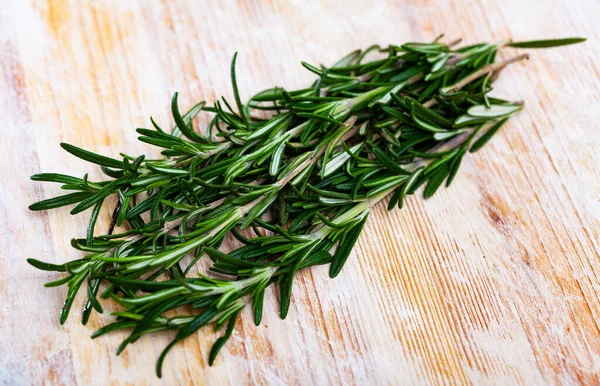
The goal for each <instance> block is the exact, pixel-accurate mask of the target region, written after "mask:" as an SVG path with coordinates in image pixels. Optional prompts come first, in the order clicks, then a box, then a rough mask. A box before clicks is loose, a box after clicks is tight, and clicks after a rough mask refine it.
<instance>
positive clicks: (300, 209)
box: [28, 39, 576, 376]
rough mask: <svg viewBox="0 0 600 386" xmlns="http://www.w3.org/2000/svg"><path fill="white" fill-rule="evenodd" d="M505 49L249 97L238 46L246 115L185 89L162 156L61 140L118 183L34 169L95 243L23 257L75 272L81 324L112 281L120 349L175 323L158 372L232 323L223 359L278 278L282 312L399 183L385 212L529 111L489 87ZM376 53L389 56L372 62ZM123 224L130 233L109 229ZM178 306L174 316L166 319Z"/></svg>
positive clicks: (43, 204) (359, 61) (439, 54)
mask: <svg viewBox="0 0 600 386" xmlns="http://www.w3.org/2000/svg"><path fill="white" fill-rule="evenodd" d="M573 42H576V39H575V40H573V39H563V40H557V41H538V42H525V43H510V45H512V46H515V47H525V48H533V47H550V46H556V45H562V44H569V43H573ZM498 48H499V47H498V46H497V45H495V44H477V45H472V46H468V47H463V48H457V49H455V48H452V47H450V46H448V45H446V44H443V43H440V42H438V41H436V42H434V43H407V44H404V45H401V46H390V47H388V48H381V47H379V46H373V47H370V48H368V49H367V50H365V51H354V52H353V53H350V54H349V55H347V56H345V57H344V58H342V59H341V60H340V61H338V62H337V63H336V64H335V65H334V66H332V67H325V66H322V65H321V66H313V65H310V64H308V63H304V62H303V63H302V65H303V66H304V67H305V68H307V69H308V70H309V71H311V72H312V73H314V74H316V75H317V77H318V79H317V80H316V81H315V82H314V83H313V84H312V85H311V86H310V87H307V88H304V89H300V90H283V89H281V88H273V89H268V90H265V91H263V92H260V93H258V94H256V95H255V96H254V97H252V98H251V99H250V100H249V101H248V103H247V104H245V105H244V104H243V103H242V101H241V97H240V93H239V90H238V85H237V79H236V70H235V62H236V58H237V54H236V55H234V57H233V61H232V64H231V77H232V84H233V93H234V98H235V107H236V109H235V110H234V109H233V108H232V106H231V105H230V104H229V103H228V102H227V101H226V100H225V99H221V100H220V101H216V102H215V103H214V104H213V105H212V106H207V105H206V104H205V103H204V102H201V103H198V104H196V105H195V106H193V107H192V108H191V109H190V110H189V111H188V112H187V113H184V114H181V113H180V111H179V103H178V94H177V93H176V94H175V95H174V96H173V99H172V103H171V110H172V114H173V120H174V122H175V128H174V129H173V131H172V132H171V133H167V132H165V131H164V130H162V129H161V128H160V126H159V125H158V124H157V123H156V122H155V121H154V120H151V123H152V127H151V128H139V129H137V132H138V134H139V140H140V141H142V142H145V143H148V144H151V145H153V146H157V147H159V148H161V152H162V155H163V157H161V158H159V159H151V158H149V157H146V156H144V155H141V156H138V157H133V156H129V155H125V154H121V157H122V159H114V158H110V157H106V156H103V155H99V154H96V153H93V152H90V151H87V150H84V149H81V148H79V147H76V146H73V145H69V144H61V146H62V147H63V148H64V149H65V150H66V151H67V152H69V153H71V154H72V155H74V156H76V157H78V158H81V159H83V160H85V161H88V162H90V163H93V164H97V165H100V166H101V170H102V172H103V173H104V174H105V175H106V176H107V179H106V181H99V182H91V181H88V178H87V175H86V176H84V177H83V178H78V177H72V176H67V175H63V174H53V173H44V174H36V175H34V176H32V177H31V179H32V180H35V181H43V182H55V183H59V184H61V186H62V189H64V190H69V191H70V193H68V194H65V195H60V196H58V197H54V198H50V199H46V200H42V201H40V202H37V203H34V204H32V205H31V206H30V207H29V208H30V209H31V210H46V209H53V208H58V207H62V206H67V205H74V204H75V207H74V208H73V209H72V210H71V213H72V214H76V213H80V212H83V211H84V210H86V209H89V208H93V209H92V211H91V216H90V220H89V222H88V227H87V231H86V237H85V238H84V239H74V240H73V242H72V245H73V247H75V248H76V249H79V250H81V251H83V252H85V255H84V256H83V257H82V258H80V259H77V260H74V261H70V262H67V263H65V264H58V265H57V264H51V263H44V262H41V261H38V260H35V259H29V260H28V262H29V263H30V264H31V265H32V266H33V267H35V268H37V269H41V270H47V271H57V272H64V273H65V274H66V276H65V277H64V278H62V279H59V280H57V281H54V282H51V283H47V286H49V287H53V286H59V285H66V286H67V297H66V299H65V303H64V307H63V309H62V312H61V317H60V322H61V323H64V322H65V321H66V319H67V317H68V315H69V311H70V309H71V306H72V304H73V301H74V299H75V296H76V295H77V293H78V292H80V289H82V288H85V290H84V291H82V292H83V293H84V295H87V300H86V302H85V304H84V310H83V323H84V324H85V323H86V322H87V321H88V319H89V317H90V315H91V314H92V312H93V311H94V310H95V311H96V312H99V313H100V312H103V307H102V305H101V304H100V300H99V299H98V292H99V288H100V284H101V283H104V284H106V289H105V290H104V292H102V293H101V294H100V297H101V298H108V297H110V298H113V299H114V300H115V301H117V302H118V303H119V304H120V305H121V307H122V310H121V311H120V312H116V313H114V315H115V317H116V321H115V322H114V323H112V324H109V325H107V326H104V327H102V328H100V329H99V330H98V331H96V332H95V333H94V334H93V335H92V337H93V338H95V337H98V336H100V335H103V334H105V333H108V332H111V331H116V330H123V329H127V330H130V335H129V337H128V338H127V339H125V341H124V342H123V343H122V344H121V346H120V347H119V348H118V351H117V353H120V352H121V351H122V350H124V349H125V348H126V347H127V346H128V345H129V344H132V343H134V342H135V341H137V340H138V339H139V338H141V337H142V336H144V335H148V334H152V333H156V332H160V331H166V330H172V331H175V338H174V340H173V341H172V342H171V343H170V344H169V345H168V346H167V347H166V348H165V350H164V351H163V353H162V354H161V356H160V358H159V360H158V363H157V367H156V370H157V374H158V376H161V373H162V364H163V362H164V360H165V358H166V355H167V353H168V352H169V351H170V350H171V349H172V347H174V346H175V344H176V343H177V342H179V341H181V340H183V339H185V338H186V337H188V336H190V335H192V334H194V333H196V332H197V331H198V330H199V329H201V328H202V327H204V326H206V325H209V324H211V323H212V324H214V325H215V326H216V327H217V329H219V328H221V327H223V326H225V325H227V328H226V330H225V333H224V335H222V336H221V337H220V338H218V339H217V341H216V342H215V344H214V346H213V348H212V350H211V352H210V355H209V364H211V365H212V364H213V363H214V361H215V358H216V356H217V354H218V353H219V351H220V350H221V349H222V347H223V346H224V345H225V343H226V342H227V340H228V339H229V338H230V337H231V335H232V333H233V331H234V327H235V323H236V319H237V317H238V314H239V312H240V311H241V310H242V309H243V308H244V307H245V306H246V305H247V304H249V303H251V304H252V308H253V310H254V320H255V323H256V324H257V325H258V324H260V322H261V320H262V316H263V300H264V296H265V289H266V288H267V287H269V286H271V285H273V284H276V285H277V286H278V288H279V293H280V303H281V307H280V315H281V317H282V318H284V317H286V316H287V314H288V313H289V311H290V304H291V302H292V293H293V287H294V285H293V284H294V278H295V275H296V273H297V272H298V271H300V270H302V269H306V268H309V267H311V266H314V265H321V264H330V270H329V275H330V276H331V277H335V276H337V275H338V274H339V273H340V271H341V270H342V267H343V266H344V264H345V262H346V261H347V259H348V257H349V256H350V254H351V251H352V248H353V246H354V245H355V244H356V242H357V241H358V240H359V236H360V234H361V231H362V229H363V227H364V225H365V223H366V221H367V217H368V214H369V211H370V209H371V207H372V206H373V205H375V204H376V203H377V202H379V201H381V200H383V199H384V198H386V197H387V196H388V195H390V194H391V193H393V195H392V197H391V200H390V202H389V205H388V209H390V210H391V209H392V208H394V207H395V206H398V207H400V208H401V207H402V205H403V201H404V198H405V197H406V195H410V194H413V193H415V191H416V190H417V189H418V188H419V187H420V186H421V185H424V186H425V188H424V196H425V197H426V198H427V197H430V196H432V195H433V194H434V193H435V192H436V191H437V190H438V189H439V187H440V186H441V185H442V183H443V182H444V181H446V184H447V185H449V184H450V183H451V181H452V180H453V178H454V176H455V175H456V173H457V171H458V168H459V166H460V163H461V160H462V158H463V156H464V154H465V153H466V152H467V150H469V149H470V151H471V152H474V151H476V150H478V149H479V148H481V147H482V146H483V145H484V144H485V143H486V142H487V141H488V140H489V139H490V138H491V137H492V136H493V135H494V134H495V133H496V132H497V131H498V130H499V128H500V127H501V126H502V125H503V124H504V123H505V122H506V121H507V119H508V118H509V117H510V116H512V115H513V114H515V113H516V112H518V111H519V110H520V109H521V108H522V104H520V103H510V102H507V101H504V100H500V99H498V98H492V97H490V96H489V95H488V93H489V91H490V90H491V86H490V84H491V82H492V81H493V79H494V77H493V76H491V75H492V72H493V71H497V70H498V69H499V68H501V67H493V66H492V65H491V64H492V63H493V62H494V60H495V57H496V52H497V50H498ZM373 52H378V53H379V54H382V55H383V56H384V58H383V59H381V58H380V59H376V60H371V61H367V60H366V58H367V56H368V54H370V53H373ZM473 74H476V75H473ZM469 76H471V77H472V78H473V79H472V80H471V78H469ZM465 79H466V80H468V81H469V82H467V81H465ZM459 82H461V83H459ZM465 83H466V84H465ZM236 110H237V111H236ZM203 111H204V112H207V113H209V114H212V116H213V118H212V121H211V122H210V124H209V125H208V126H207V127H206V128H205V130H203V131H202V132H203V133H205V134H200V133H199V131H197V130H196V129H195V128H194V125H193V119H194V117H196V115H197V114H199V113H200V112H203ZM261 111H262V112H266V114H267V115H268V116H269V117H270V118H258V117H257V116H266V115H261V114H260V112H261ZM251 112H253V113H254V112H257V113H256V114H251ZM111 196H114V197H115V198H116V200H117V204H116V208H111V209H113V210H112V213H113V216H112V217H113V218H112V224H111V226H110V228H109V231H108V232H106V233H102V232H98V230H97V229H96V228H97V226H96V222H97V219H98V217H99V215H100V213H101V211H102V210H103V209H106V208H107V206H109V205H112V203H113V202H114V201H113V200H111V199H109V197H111ZM115 226H118V227H121V228H120V229H125V230H122V231H121V233H118V234H112V231H113V229H114V227H115ZM244 229H245V230H244ZM250 231H252V232H253V233H254V235H252V233H251V232H250ZM228 234H232V235H233V236H234V237H235V238H236V239H237V240H238V241H240V242H241V243H242V244H243V246H242V247H240V248H238V249H236V250H234V251H232V252H230V253H224V252H223V251H220V250H219V246H220V244H221V242H222V241H223V239H224V237H225V236H226V235H228ZM204 255H208V256H209V257H210V259H211V260H212V268H211V271H212V272H213V273H218V274H221V275H226V276H225V277H226V278H223V276H220V277H221V278H218V279H217V278H216V276H214V277H213V276H205V275H199V276H198V275H193V274H191V273H190V271H191V270H192V268H193V267H194V266H195V263H196V262H197V261H198V259H200V258H201V257H202V256H204ZM190 256H195V257H191V258H190ZM172 310H178V315H179V316H175V317H168V316H166V314H169V315H171V314H172V313H168V312H169V311H172Z"/></svg>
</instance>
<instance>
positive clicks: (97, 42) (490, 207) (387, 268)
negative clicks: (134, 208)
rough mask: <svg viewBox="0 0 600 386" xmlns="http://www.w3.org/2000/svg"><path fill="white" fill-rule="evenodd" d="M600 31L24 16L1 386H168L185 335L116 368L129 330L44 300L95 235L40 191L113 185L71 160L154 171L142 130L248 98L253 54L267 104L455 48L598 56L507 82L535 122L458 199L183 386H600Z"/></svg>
mask: <svg viewBox="0 0 600 386" xmlns="http://www.w3.org/2000/svg"><path fill="white" fill-rule="evenodd" d="M599 16H600V2H598V1H596V0H589V1H582V0H581V1H574V0H555V1H551V2H540V1H535V0H498V1H484V0H478V1H441V0H440V1H433V0H428V1H418V2H416V1H410V0H403V1H392V0H390V1H358V0H356V1H355V0H353V1H349V0H338V1H320V2H310V4H307V2H304V1H291V2H288V1H272V2H267V1H264V2H263V1H238V2H231V1H206V2H199V1H184V0H177V1H166V0H165V1H133V0H127V1H114V2H112V1H104V0H98V1H91V0H90V1H78V0H71V1H63V0H53V1H48V2H46V1H43V0H20V1H16V0H14V1H10V0H5V1H3V2H2V4H1V5H0V117H2V122H3V128H2V130H1V132H2V134H1V136H0V151H1V154H2V161H0V176H1V178H0V217H1V219H2V224H1V225H0V383H2V384H6V385H29V384H68V385H71V384H78V385H92V384H106V383H113V384H131V385H134V384H135V385H141V384H159V383H161V381H160V380H158V379H157V378H156V377H155V375H154V364H155V359H156V358H157V356H158V354H159V352H160V351H161V350H162V348H163V347H164V346H165V345H166V343H167V342H168V338H169V337H168V336H156V337H153V338H147V339H142V340H141V341H139V342H138V343H136V344H134V345H133V346H131V347H130V348H128V349H127V350H126V352H124V353H123V354H122V355H121V356H120V357H117V356H115V355H114V351H115V349H116V347H117V346H118V344H119V342H120V341H121V339H122V338H123V335H120V334H114V335H109V336H106V337H102V338H99V339H96V340H95V341H91V340H90V339H89V335H90V334H91V332H92V331H93V330H94V329H95V328H97V327H98V326H100V325H102V324H104V323H106V322H107V321H109V320H110V319H111V317H110V316H108V315H107V314H106V313H105V314H104V315H103V316H101V317H97V316H94V317H93V319H92V320H91V321H90V323H89V325H88V326H81V325H80V324H79V321H78V318H79V317H80V313H79V312H78V311H76V312H73V315H72V317H71V319H70V320H69V321H68V322H67V323H66V324H65V325H64V326H60V325H59V324H58V313H59V309H60V307H61V303H62V299H63V297H64V295H65V289H64V288H60V289H45V288H43V287H42V284H43V283H44V282H46V281H48V280H51V279H56V278H58V277H59V276H58V275H55V274H52V273H43V272H40V271H37V270H35V269H33V268H31V267H30V266H28V265H27V264H26V262H25V259H26V258H27V257H36V258H41V259H46V260H49V261H55V262H63V261H66V260H67V259H73V258H77V256H79V254H78V253H77V252H76V251H74V250H72V249H71V248H70V246H69V240H70V239H71V238H72V237H74V236H79V237H81V236H82V235H83V230H84V229H85V216H77V217H71V216H70V215H69V214H68V210H56V211H51V212H48V213H31V212H29V211H28V210H27V205H28V204H29V203H31V202H33V201H37V200H40V199H43V198H47V197H51V196H53V195H55V194H56V193H58V189H57V188H56V187H54V186H51V185H42V184H39V183H38V184H34V183H32V182H31V181H29V180H28V177H29V175H31V174H33V173H35V172H39V171H55V172H66V173H73V174H75V175H83V173H85V172H87V171H90V170H91V169H90V168H89V167H88V165H86V164H85V163H84V162H79V161H77V160H75V159H74V158H72V157H70V156H69V155H68V154H67V153H65V152H63V151H62V150H61V149H60V147H59V146H58V144H59V142H63V141H64V142H69V143H73V144H76V145H79V146H82V147H85V148H88V149H91V150H94V151H98V152H102V153H105V154H107V155H117V154H118V152H120V151H125V152H127V153H129V154H138V153H140V154H141V153H142V152H146V151H147V150H148V147H147V146H142V145H140V144H139V143H137V142H136V133H135V131H134V129H135V128H136V127H140V126H147V125H149V119H148V117H149V116H150V115H153V116H154V117H155V118H156V119H157V120H158V121H159V122H161V123H162V124H164V125H166V124H169V122H170V119H169V114H168V108H169V101H170V97H171V95H172V93H173V92H175V91H179V92H180V94H181V104H182V105H183V107H186V106H190V105H191V104H192V103H193V102H194V101H197V100H203V99H204V100H208V101H213V100H215V98H217V97H219V96H221V95H225V96H226V97H230V96H231V90H230V83H229V77H228V76H229V69H228V66H229V61H230V59H231V56H232V54H233V53H234V52H235V51H239V59H238V64H239V65H238V73H239V82H240V88H241V90H242V94H243V96H249V95H250V94H251V93H253V92H256V91H258V90H261V89H263V88H266V87H270V86H273V85H281V86H286V87H299V86H302V85H306V84H307V83H309V82H310V81H311V79H312V76H311V74H310V73H308V72H307V71H305V70H304V69H302V67H301V66H300V65H299V62H300V61H301V60H305V61H308V62H311V63H324V64H329V63H332V62H333V61H334V60H335V59H336V58H338V57H339V56H341V55H343V54H345V53H346V52H349V51H351V50H352V49H355V48H359V47H366V46H368V45H370V44H373V43H380V44H388V43H396V44H398V43H403V42H405V41H429V40H432V39H433V38H434V37H435V36H436V35H437V34H439V33H442V32H444V33H446V35H447V36H448V37H449V38H456V37H462V38H464V39H465V41H466V42H468V43H474V42H479V41H482V40H505V39H510V38H514V39H532V38H547V37H562V36H586V37H588V38H589V41H588V42H587V43H585V44H584V45H578V46H573V47H566V48H564V49H554V50H548V51H536V52H532V57H531V60H530V61H528V62H527V63H522V64H517V65H514V66H513V67H511V68H510V69H507V70H505V71H504V72H503V73H502V76H501V78H500V80H499V81H498V82H497V85H496V92H497V93H498V95H503V96H506V97H508V98H511V99H517V100H518V99H522V100H524V101H526V109H525V110H524V111H522V112H521V113H519V114H518V116H517V117H516V118H515V119H513V120H511V122H510V124H508V125H506V126H505V127H504V128H503V129H502V132H500V133H499V134H498V135H497V137H495V138H494V140H493V141H492V143H491V144H490V145H489V146H487V147H486V148H485V149H483V150H482V151H480V152H479V153H477V154H475V155H474V156H471V157H468V158H466V159H465V160H464V161H463V162H464V164H463V167H462V171H461V172H460V173H459V175H458V177H457V178H456V180H455V183H454V184H453V186H452V187H451V188H450V189H447V190H442V191H440V192H439V193H438V194H437V195H436V196H435V197H434V198H432V199H430V200H427V201H423V200H422V199H421V197H418V196H415V197H412V198H410V199H409V200H408V202H407V203H406V207H405V209H403V210H402V211H398V210H395V211H393V212H390V213H388V212H386V210H385V207H384V205H379V206H378V207H377V208H376V209H375V210H374V213H373V214H372V215H371V216H370V219H369V222H368V223H367V225H366V228H365V232H364V234H363V235H362V236H361V237H360V239H359V242H358V246H357V248H356V249H355V251H354V253H353V254H352V256H351V258H350V261H349V263H348V265H347V266H346V267H345V268H344V270H343V272H342V274H341V275H340V276H339V277H338V278H337V279H336V280H329V279H328V277H327V274H326V270H325V268H323V269H313V270H311V271H307V272H304V273H302V274H301V275H300V276H299V280H297V282H296V285H295V288H294V295H293V304H292V307H291V310H290V314H289V316H288V319H287V320H285V321H282V320H280V319H279V318H278V316H277V314H276V307H277V299H276V295H275V294H274V293H273V292H270V293H268V294H267V296H266V309H265V317H264V323H263V325H262V326H261V327H258V328H257V327H255V326H254V325H253V323H252V321H251V317H250V315H249V313H248V312H245V313H243V315H242V316H241V321H240V323H239V328H238V329H237V330H236V332H235V333H234V336H233V338H232V340H231V341H230V343H228V345H227V346H226V347H225V349H224V350H223V352H222V355H221V357H220V358H219V359H218V360H217V362H216V364H215V366H214V367H212V368H209V367H208V365H207V362H206V361H207V355H208V350H209V348H210V344H211V343H212V342H213V341H214V339H215V336H216V335H215V333H214V332H213V331H212V330H210V329H207V330H204V331H202V332H201V333H199V334H198V335H196V336H193V337H191V338H190V339H187V340H186V341H185V342H184V343H183V344H180V345H179V346H178V347H176V348H175V349H174V350H173V351H172V353H171V354H170V355H169V357H168V359H167V361H166V363H165V375H164V378H163V380H162V383H163V384H167V385H173V384H215V385H216V384H273V385H278V384H319V385H323V384H373V385H375V384H468V383H474V384H481V383H484V384H485V383H487V384H510V385H512V384H527V385H530V384H598V383H599V382H600V377H599V374H600V329H599V326H598V321H599V318H600V281H599V277H600V260H599V258H600V246H599V243H600V242H599V235H600V231H599V230H600V178H599V177H600V172H599V170H600V168H599V167H598V165H599V164H600V131H599V129H600V124H599V122H600V113H599V107H598V106H599V104H600V92H599V91H598V90H600V81H599V79H600V73H599V71H598V63H599V62H600V54H599V53H600V43H599V42H600V33H599V32H600V29H599V28H598V26H597V20H598V17H599ZM508 55H510V53H506V54H504V56H505V57H507V56H508ZM91 176H92V177H95V178H97V177H99V173H98V171H97V170H94V171H93V172H92V174H91ZM107 224H108V214H106V213H104V214H102V216H101V219H100V222H99V224H98V226H100V227H103V229H106V226H107ZM81 304H82V299H78V300H77V302H76V304H75V308H76V309H80V307H81Z"/></svg>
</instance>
